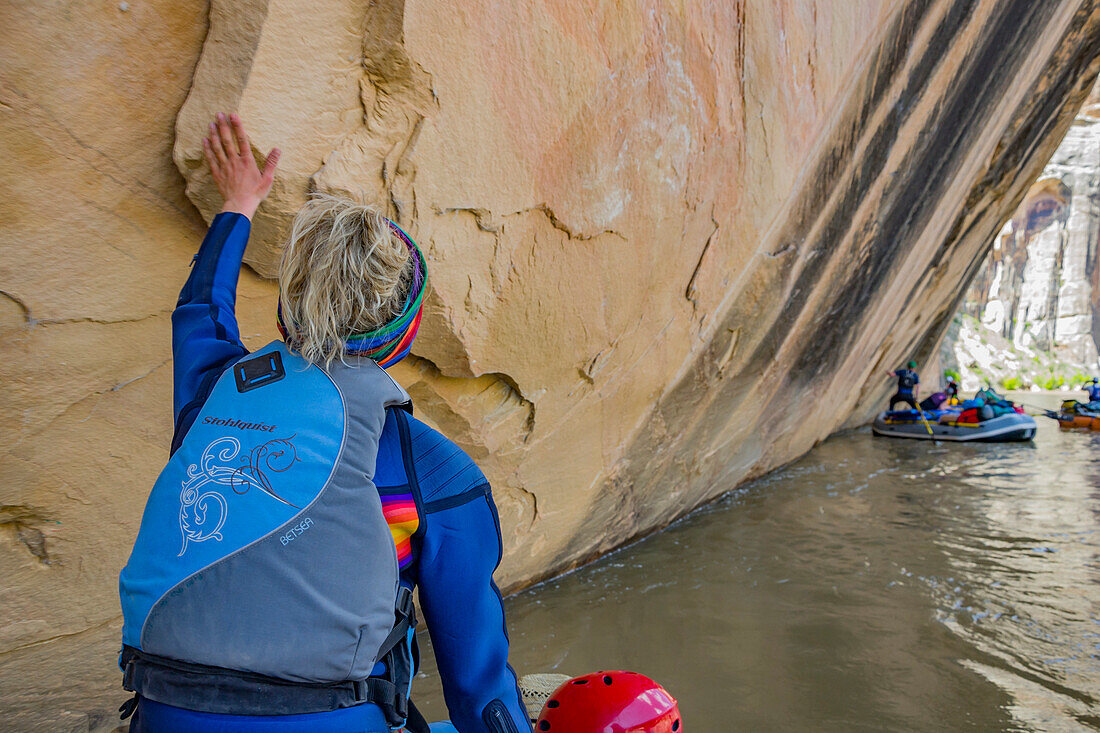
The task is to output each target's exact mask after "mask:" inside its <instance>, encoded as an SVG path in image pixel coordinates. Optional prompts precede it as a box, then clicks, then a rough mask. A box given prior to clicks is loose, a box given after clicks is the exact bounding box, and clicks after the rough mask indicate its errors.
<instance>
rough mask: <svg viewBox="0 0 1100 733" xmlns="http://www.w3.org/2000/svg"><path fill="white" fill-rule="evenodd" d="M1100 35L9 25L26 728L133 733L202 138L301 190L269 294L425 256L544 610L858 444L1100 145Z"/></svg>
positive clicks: (419, 368)
mask: <svg viewBox="0 0 1100 733" xmlns="http://www.w3.org/2000/svg"><path fill="white" fill-rule="evenodd" d="M1096 10H1097V8H1096V4H1095V3H1093V2H1088V1H1087V0H1061V1H1056V0H1052V1H1050V2H1043V3H1034V2H1030V1H1029V0H1028V1H1025V0H997V1H994V0H987V1H986V2H950V1H948V0H940V1H939V2H937V1H935V0H927V1H923V2H920V1H917V0H909V1H904V0H898V1H897V2H881V1H879V0H873V1H872V0H866V1H864V2H845V3H836V2H817V3H815V2H812V0H804V1H802V2H778V3H764V2H751V3H750V2H734V3H717V2H716V3H702V2H700V3H695V4H690V5H688V6H686V7H682V8H681V7H670V6H653V7H651V6H645V7H642V6H631V5H625V6H623V5H617V6H614V7H609V8H604V7H603V6H599V7H596V6H592V7H589V6H584V7H580V6H577V7H570V6H568V5H563V4H562V3H558V2H548V1H547V2H516V3H507V4H501V3H489V2H482V3H474V4H470V3H463V4H461V7H456V6H455V5H454V4H443V3H438V2H434V3H429V2H416V1H415V0H409V1H408V2H405V3H397V2H392V3H391V2H385V3H367V2H348V1H346V0H345V1H343V2H332V1H329V0H321V1H319V2H316V1H315V2H309V3H306V2H301V1H299V0H269V1H268V2H227V1H223V0H214V2H213V3H212V4H211V7H210V10H209V17H208V20H209V24H208V26H207V24H206V23H205V22H204V19H205V18H206V16H205V15H204V13H205V12H206V6H205V4H203V3H191V2H183V3H180V2H173V3H168V2H164V1H163V0H150V2H147V3H132V4H129V5H127V7H126V9H125V10H123V9H122V8H121V6H116V5H112V4H103V5H96V6H94V7H93V6H88V7H85V6H79V7H77V6H74V7H69V6H65V8H64V9H62V8H61V7H60V6H58V7H56V8H55V7H53V6H50V5H43V6H39V7H36V8H30V9H28V8H21V9H19V10H18V11H17V10H15V9H14V8H8V9H4V10H0V19H2V21H3V23H4V28H5V30H6V34H5V39H6V43H4V44H0V46H2V49H0V56H2V58H3V70H4V71H3V75H2V77H0V94H2V97H0V101H2V102H3V107H2V112H0V149H2V150H3V153H4V156H5V157H4V159H5V161H6V163H7V166H8V170H9V172H10V175H9V176H8V177H7V178H6V179H5V183H6V184H7V185H6V186H5V192H6V194H7V195H6V196H5V197H4V199H3V203H2V204H0V206H2V207H3V212H4V215H5V222H6V224H5V230H4V231H5V236H6V238H7V241H8V242H9V246H7V247H0V277H2V283H0V291H2V292H3V295H0V319H2V320H0V324H2V333H3V340H2V341H0V348H2V349H3V354H2V358H0V364H2V365H3V366H2V367H0V368H2V370H3V372H2V373H3V381H4V386H5V394H6V399H5V400H4V401H2V402H0V411H2V414H3V418H4V421H3V424H4V425H5V434H4V435H5V440H4V442H3V445H4V448H3V450H4V458H3V460H2V462H0V472H2V475H0V487H2V488H0V492H2V493H0V504H2V511H0V531H2V534H3V540H2V543H0V559H2V565H0V568H2V570H3V573H4V577H5V583H6V585H5V588H6V589H7V590H8V592H7V593H5V595H4V597H3V600H0V618H2V619H4V621H3V622H0V653H2V654H3V656H2V657H0V689H2V690H3V693H0V694H2V695H3V702H2V703H0V704H2V706H3V708H4V710H5V711H7V712H8V713H9V716H8V718H7V720H6V721H5V722H6V724H8V725H12V726H14V727H16V728H20V727H22V728H29V729H34V728H36V727H37V728H41V729H44V730H77V729H87V728H92V729H97V730H98V729H102V728H104V727H107V726H109V725H111V722H110V721H111V712H112V710H113V708H114V707H115V706H117V704H118V702H119V699H118V696H117V695H115V694H112V693H111V692H110V690H111V689H112V688H113V687H114V686H115V685H116V684H117V674H116V672H115V671H114V670H113V662H112V659H111V655H112V654H113V652H114V651H115V650H116V646H117V627H118V624H119V617H118V609H117V598H116V596H115V592H116V591H115V574H116V573H117V570H118V568H119V567H120V566H121V565H122V563H123V562H124V561H125V558H126V554H127V552H128V550H129V547H130V543H131V541H132V538H133V536H134V534H135V532H136V530H137V524H138V521H139V518H140V511H141V507H142V504H143V502H144V499H145V496H146V495H147V492H148V490H149V487H150V486H151V485H152V482H153V480H154V477H155V476H156V474H157V472H158V470H159V469H160V467H161V465H162V463H163V461H164V459H165V456H166V449H167V445H168V440H169V437H170V433H171V414H170V408H169V404H170V381H171V365H170V362H169V361H168V355H169V330H168V329H169V321H168V315H169V313H170V311H171V308H172V306H173V304H174V301H175V297H176V292H177V291H178V287H179V285H180V283H181V281H182V279H183V277H184V274H185V272H186V268H187V263H188V261H189V260H190V257H191V255H192V254H193V252H194V249H195V247H196V246H197V244H198V241H199V239H200V238H201V236H202V230H203V222H202V219H201V218H200V216H199V214H198V213H196V210H195V207H197V209H198V211H199V212H201V213H202V214H203V215H204V216H207V217H208V216H209V215H210V214H211V213H212V212H213V211H214V210H215V208H216V203H215V200H214V199H213V197H212V196H211V189H210V184H209V181H208V180H207V178H206V174H205V172H204V170H203V169H202V167H201V166H200V165H198V143H199V139H200V136H201V134H202V126H203V124H204V123H205V118H206V116H208V115H209V114H210V113H212V112H214V111H217V110H224V109H236V110H238V111H240V112H241V113H242V114H243V115H244V117H245V118H246V120H248V122H249V124H250V126H251V128H252V130H253V131H254V137H253V140H254V142H255V144H256V146H257V149H258V150H259V151H264V152H266V150H267V149H269V148H270V147H272V146H273V145H276V144H277V145H279V146H280V147H282V148H283V149H284V151H285V154H284V158H283V161H282V165H281V172H280V177H279V179H278V180H277V182H276V187H275V195H274V197H273V199H272V200H271V202H270V205H265V208H264V210H263V211H262V212H261V214H260V216H259V217H258V219H257V224H256V237H255V240H254V242H253V244H252V246H251V247H250V251H249V255H248V260H249V262H250V263H251V265H252V267H253V268H254V270H255V271H256V272H258V273H260V275H270V274H271V273H272V271H273V266H274V262H275V260H276V257H277V254H278V246H279V238H280V235H281V232H282V231H283V230H284V229H285V227H286V224H287V222H288V221H289V218H290V216H291V214H292V212H293V210H294V208H295V207H296V206H298V205H299V204H300V203H301V201H303V200H304V199H305V197H306V196H307V194H308V192H309V191H310V190H313V189H317V190H328V191H343V192H346V193H349V194H352V195H355V196H358V197H361V198H363V199H365V200H368V201H373V202H375V203H378V204H380V205H383V206H385V207H386V209H387V211H388V212H389V213H390V215H391V216H393V217H394V218H395V219H397V220H398V221H399V222H400V223H401V224H402V225H403V226H405V227H407V228H408V229H409V231H410V232H411V233H412V234H413V235H414V236H415V237H416V238H417V239H418V240H419V241H420V242H421V244H422V245H423V247H424V249H425V252H426V254H427V256H428V258H429V260H430V266H431V268H432V278H433V291H432V298H431V301H430V303H429V305H428V309H427V312H426V314H425V324H424V327H423V329H422V336H421V339H420V340H419V342H418V345H417V349H416V350H415V352H414V353H415V358H412V359H409V360H408V361H407V362H406V363H404V364H403V365H401V367H400V368H397V369H395V370H394V373H395V376H397V378H398V379H400V380H401V381H402V383H403V384H405V385H406V386H407V387H408V388H409V391H410V393H411V394H412V395H413V397H414V398H415V399H416V401H417V405H418V411H419V414H420V415H421V416H423V417H425V418H426V419H428V420H429V421H431V422H433V423H435V424H436V425H438V426H439V427H440V428H441V429H442V430H443V431H444V432H446V433H448V434H449V435H451V436H453V437H455V438H456V439H457V440H458V442H459V443H460V444H461V445H462V446H463V447H464V448H466V449H467V450H468V451H469V452H470V453H471V454H472V455H473V456H474V457H475V459H477V460H478V461H479V462H480V463H481V465H482V466H483V467H484V469H485V470H486V473H487V474H488V476H489V478H490V479H491V481H492V482H493V485H494V491H495V495H496V498H497V501H498V503H499V505H500V508H501V519H502V523H503V526H504V534H505V538H504V541H505V557H504V562H503V564H502V567H501V570H500V573H499V580H500V582H501V585H502V586H504V587H505V588H514V587H517V586H518V585H520V584H522V583H525V582H527V581H529V580H531V579H533V578H537V577H540V576H543V575H545V574H547V573H552V572H555V571H557V570H560V569H562V568H564V567H567V566H569V565H570V564H573V563H576V562H578V561H580V560H582V559H584V558H586V557H590V556H592V555H595V554H597V553H600V552H603V551H605V550H607V549H609V548H611V547H613V546H615V545H617V544H619V543H621V542H623V541H624V540H626V539H628V538H629V537H631V536H634V535H636V534H638V533H640V532H645V531H648V530H650V529H653V528H655V527H659V526H661V525H662V524H664V523H665V522H667V521H669V520H670V519H671V518H673V517H674V516H676V515H678V514H681V513H683V512H684V511H687V510H688V509H690V508H691V507H693V506H696V505H698V504H699V503H700V502H702V501H705V500H706V499H708V498H710V497H712V496H714V495H716V494H718V493H720V492H722V491H725V490H728V489H729V488H732V487H733V486H734V485H735V484H736V483H737V482H739V481H742V480H744V479H746V478H749V477H751V476H755V475H758V474H760V473H762V472H764V471H766V470H768V469H770V468H772V467H775V466H777V465H779V464H781V463H783V462H785V461H788V460H790V459H791V458H793V457H795V456H797V455H799V454H800V453H802V452H803V451H805V450H806V449H807V448H808V447H810V446H811V445H813V444H814V443H815V442H816V441H818V440H820V439H821V438H822V437H824V436H825V435H828V434H829V433H830V432H832V431H833V430H835V429H836V428H837V427H840V426H842V425H845V424H853V423H856V422H863V421H865V420H866V419H867V417H868V416H869V415H870V414H871V413H873V411H875V410H876V409H877V408H878V407H879V404H880V402H881V399H882V398H883V397H884V396H885V390H886V389H887V387H888V385H886V384H885V380H884V379H882V378H881V373H882V371H883V370H884V369H885V368H887V367H893V366H896V364H897V362H899V361H900V360H902V359H904V358H907V357H908V356H910V355H914V354H915V355H917V356H918V357H923V355H926V354H928V353H930V352H931V351H932V350H933V349H934V347H935V346H936V344H937V342H938V339H939V336H940V332H941V331H942V328H943V326H944V325H945V323H946V321H947V319H948V318H949V317H950V314H951V313H953V312H954V310H955V306H956V304H957V300H958V297H959V293H961V291H962V288H963V285H964V283H965V282H966V281H967V279H968V277H969V275H970V274H971V273H972V272H973V271H974V269H975V268H976V267H977V266H978V263H979V262H980V261H981V258H982V256H983V255H984V254H985V250H986V248H987V246H988V243H989V242H990V241H991V238H992V236H993V235H994V234H995V233H996V232H997V231H998V230H999V229H1000V227H1001V225H1002V224H1003V222H1004V221H1005V220H1006V219H1007V218H1008V217H1009V215H1010V213H1011V211H1012V210H1013V209H1014V208H1015V206H1016V204H1017V203H1018V202H1019V200H1020V199H1021V198H1022V196H1023V195H1024V193H1025V191H1026V190H1027V188H1028V186H1029V185H1030V182H1031V181H1032V180H1034V178H1035V176H1036V175H1038V173H1039V172H1040V170H1041V169H1042V166H1043V164H1044V163H1045V161H1046V159H1047V158H1048V157H1049V155H1050V153H1051V151H1052V150H1053V149H1054V147H1055V145H1056V144H1057V141H1058V140H1059V139H1061V137H1062V135H1063V134H1064V131H1065V130H1066V128H1067V127H1068V126H1069V124H1070V123H1071V121H1072V117H1073V113H1074V111H1075V110H1076V109H1077V108H1078V107H1079V106H1080V104H1081V101H1082V100H1083V98H1084V96H1085V94H1086V93H1087V91H1088V88H1089V86H1090V85H1091V82H1092V78H1094V77H1095V75H1096V72H1097V69H1098V65H1097V62H1096V55H1097V52H1098V50H1100V17H1098V13H1097V12H1096ZM204 39H205V40H204ZM173 160H174V162H175V165H173ZM179 171H182V173H183V175H184V177H183V178H181V177H180V176H179ZM11 245H14V246H11ZM274 292H275V291H274V286H273V285H272V284H271V283H270V282H269V281H266V280H264V279H263V278H262V277H260V276H257V275H255V274H253V272H252V271H251V270H250V271H247V272H246V273H245V274H244V276H243V277H242V282H241V293H240V297H239V299H238V307H239V310H240V315H241V319H242V333H243V334H244V337H245V340H246V343H247V344H248V345H249V346H252V347H255V346H257V345H260V344H262V343H265V342H266V341H268V340H270V339H271V338H274V337H275V335H276V333H275V329H274V324H273V315H272V308H273V304H274ZM74 660H79V664H74V663H73V662H74ZM59 679H64V680H65V682H66V684H64V685H59V684H57V680H59Z"/></svg>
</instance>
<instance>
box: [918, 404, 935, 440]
mask: <svg viewBox="0 0 1100 733" xmlns="http://www.w3.org/2000/svg"><path fill="white" fill-rule="evenodd" d="M917 412H919V413H920V421H921V422H922V423H924V428H925V430H927V431H928V435H929V437H931V438H932V445H935V446H939V443H937V442H936V434H935V433H934V432H932V426H931V425H929V424H928V418H926V417H925V416H924V410H922V409H920V407H918V408H917Z"/></svg>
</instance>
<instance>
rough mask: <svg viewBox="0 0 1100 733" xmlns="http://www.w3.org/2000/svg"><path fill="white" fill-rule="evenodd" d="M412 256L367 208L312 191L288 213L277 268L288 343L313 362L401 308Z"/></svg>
mask: <svg viewBox="0 0 1100 733" xmlns="http://www.w3.org/2000/svg"><path fill="white" fill-rule="evenodd" d="M414 266H415V263H414V260H413V257H412V254H411V253H410V252H409V248H408V247H407V246H406V245H405V243H404V241H402V240H401V239H400V238H399V237H398V236H397V235H396V234H395V233H394V231H393V228H392V227H391V226H390V224H389V222H388V221H387V220H386V218H385V217H383V216H382V215H381V214H379V213H378V212H377V211H375V210H374V209H373V208H371V207H370V206H366V205H363V204H357V203H355V202H354V201H349V200H348V199H343V198H339V197H336V196H330V195H328V194H315V195H314V196H313V197H312V198H311V199H310V200H309V201H308V202H307V203H306V205H305V206H303V207H302V209H301V211H299V212H298V215H297V216H296V217H295V218H294V224H293V225H292V227H291V230H290V240H289V241H288V242H287V245H286V249H285V250H284V251H283V259H282V263H281V264H280V266H279V304H280V306H281V307H282V320H283V325H284V328H285V329H286V336H287V343H288V344H289V345H290V346H291V347H292V348H294V349H295V350H297V351H298V352H299V353H300V354H301V355H302V356H303V357H305V358H306V359H307V360H309V361H311V362H313V363H314V364H324V365H326V366H328V365H329V364H331V363H332V361H333V360H334V359H336V358H337V357H341V356H342V355H343V353H344V339H345V338H346V337H348V336H350V335H353V334H357V333H364V332H367V331H372V330H374V329H377V328H381V327H382V326H384V325H386V324H387V323H388V322H390V321H391V320H393V318H394V317H396V316H397V315H399V314H400V313H401V311H402V309H403V306H404V302H405V298H406V296H407V295H408V291H409V288H410V286H411V283H412V275H413V273H412V268H413V267H414Z"/></svg>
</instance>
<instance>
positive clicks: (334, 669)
mask: <svg viewBox="0 0 1100 733" xmlns="http://www.w3.org/2000/svg"><path fill="white" fill-rule="evenodd" d="M293 361H294V362H296V363H292V364H287V367H286V379H287V380H293V379H294V375H295V373H296V372H298V371H300V370H302V369H303V368H309V369H318V368H319V367H305V362H304V360H301V359H300V357H298V358H295V359H294V360H293ZM327 373H328V376H329V377H330V378H331V379H332V381H333V382H334V383H335V384H336V386H337V388H338V389H339V391H340V393H341V396H342V398H343V401H344V415H345V420H346V428H345V426H332V429H333V430H335V431H340V430H344V431H345V432H344V443H343V447H342V448H341V450H340V454H339V458H338V459H337V461H336V465H335V467H334V469H333V471H332V475H331V477H330V478H329V481H328V483H327V484H326V485H325V488H324V489H323V490H322V491H321V493H320V494H319V495H318V497H317V499H316V500H315V501H314V502H313V503H312V504H311V505H309V506H307V507H305V508H304V509H303V510H302V511H301V512H299V513H298V514H296V515H295V516H294V518H292V519H291V520H290V521H289V522H287V523H286V524H284V525H282V526H281V527H279V529H277V530H276V531H274V532H272V533H270V534H269V535H267V536H265V537H264V538H263V539H261V540H259V541H258V542H256V543H254V544H252V545H249V546H248V547H245V548H244V549H242V550H240V551H238V552H236V553H235V554H232V555H229V556H228V557H226V558H224V559H222V560H219V561H218V562H216V563H214V564H212V565H211V566H209V567H207V568H205V569H203V570H202V571H200V572H199V573H196V574H195V575H193V576H191V577H190V578H188V579H187V580H186V581H184V582H182V583H180V584H179V585H178V586H177V587H176V588H174V589H173V590H172V591H171V592H170V593H167V594H166V595H165V596H164V597H163V598H162V599H161V600H160V601H159V602H158V603H157V605H156V606H155V607H154V608H153V609H152V611H151V612H150V614H149V616H148V618H147V620H146V622H145V625H144V629H143V631H142V634H141V644H142V648H143V649H144V650H145V651H147V652H149V653H152V654H157V655H160V656H165V657H170V658H173V659H180V660H184V661H189V662H196V663H199V664H206V665H213V666H219V667H227V668H231V669H237V670H243V671H249V672H256V673H260V674H265V675H270V676H273V677H279V678H282V679H287V680H295V681H303V682H331V681H339V680H346V679H363V678H365V677H367V676H368V675H369V674H370V672H371V669H372V667H373V666H374V663H375V661H376V659H375V658H376V656H377V652H378V650H379V648H380V647H381V645H382V642H383V640H384V639H385V638H386V636H387V635H388V634H389V632H390V630H391V629H392V628H393V623H394V602H395V599H396V596H397V588H398V582H399V573H398V566H397V555H396V551H395V549H394V543H393V537H392V535H391V533H390V530H389V526H388V525H387V523H386V520H385V517H384V516H383V514H382V505H381V501H380V500H379V498H378V492H377V489H376V488H375V486H374V483H373V481H372V479H373V477H374V471H375V461H376V457H377V452H378V440H379V436H380V435H381V432H382V426H383V424H384V422H385V418H386V407H388V406H394V405H399V404H404V403H407V402H408V401H409V397H408V395H407V394H406V393H405V391H404V390H403V389H402V388H401V387H400V386H399V385H397V383H396V382H394V381H393V379H392V378H391V377H390V376H389V375H388V374H386V373H385V371H383V370H382V369H381V368H380V367H378V365H377V364H375V363H374V362H373V361H370V360H369V359H365V358H364V359H361V360H356V359H354V358H351V359H350V360H349V362H348V364H341V363H339V362H337V363H336V364H334V365H333V366H332V367H331V369H329V370H328V371H327ZM222 378H223V379H225V378H229V379H232V378H233V377H232V376H229V375H228V374H226V375H223V377H222ZM260 391H262V390H260ZM301 398H302V400H303V404H306V403H307V401H308V400H309V395H308V394H302V395H301ZM296 408H297V409H300V410H302V411H303V412H308V408H303V407H302V406H301V405H298V406H295V405H288V406H287V414H288V416H293V415H294V413H295V410H296ZM286 422H288V423H292V419H288V420H287V421H286Z"/></svg>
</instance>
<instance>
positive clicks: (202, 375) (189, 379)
mask: <svg viewBox="0 0 1100 733" xmlns="http://www.w3.org/2000/svg"><path fill="white" fill-rule="evenodd" d="M202 147H203V153H204V154H205V156H206V161H207V163H208V164H209V165H210V171H211V174H212V175H213V177H214V182H215V183H216V184H217V186H218V190H219V191H220V192H221V194H222V197H223V199H224V200H225V205H224V206H223V207H222V212H221V213H220V214H218V215H217V216H216V217H214V221H212V222H211V223H210V230H209V231H208V232H207V234H206V238H205V239H204V240H203V242H202V246H201V247H200V248H199V251H198V254H196V255H195V259H194V261H193V264H192V270H191V275H190V277H188V278H187V282H186V283H185V284H184V286H183V290H182V291H180V297H179V300H178V301H177V302H176V309H175V310H174V311H173V312H172V356H173V359H174V372H173V373H174V394H173V405H174V409H173V415H174V418H175V431H174V435H173V437H172V451H173V452H175V450H176V448H178V447H179V444H180V443H181V442H182V441H183V436H184V435H186V434H187V430H188V429H189V428H190V427H191V423H192V422H193V421H194V419H195V416H196V415H197V414H198V412H199V409H200V408H201V407H202V404H203V402H205V401H206V397H207V396H208V395H209V394H210V390H211V389H212V388H213V386H214V382H215V381H217V378H218V376H220V375H221V373H222V372H223V371H225V369H226V368H227V367H229V366H230V365H231V364H233V363H234V362H235V361H237V360H238V359H240V358H241V357H242V356H244V355H245V354H246V353H248V351H247V349H245V347H244V344H242V343H241V338H240V331H239V329H238V327H237V317H236V301H237V276H238V274H239V273H240V269H241V258H242V257H244V249H245V246H246V245H247V244H248V233H249V230H250V226H251V218H252V216H253V214H255V213H256V208H257V207H258V206H259V205H260V202H261V201H263V199H264V197H265V196H267V193H268V191H270V190H271V183H272V181H273V180H274V177H275V167H276V166H277V165H278V162H279V150H278V148H276V149H274V150H272V151H271V153H270V154H269V155H268V156H267V162H266V163H265V164H264V168H263V170H262V171H261V170H260V169H259V166H257V165H256V160H255V158H254V157H253V155H252V149H251V146H250V145H249V142H248V135H247V133H246V132H245V129H244V124H243V123H242V122H241V119H240V117H239V116H237V115H235V114H233V115H229V116H226V115H224V114H219V115H218V116H217V119H216V120H215V121H214V122H211V123H210V134H209V136H208V137H206V138H205V139H203V141H202Z"/></svg>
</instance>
